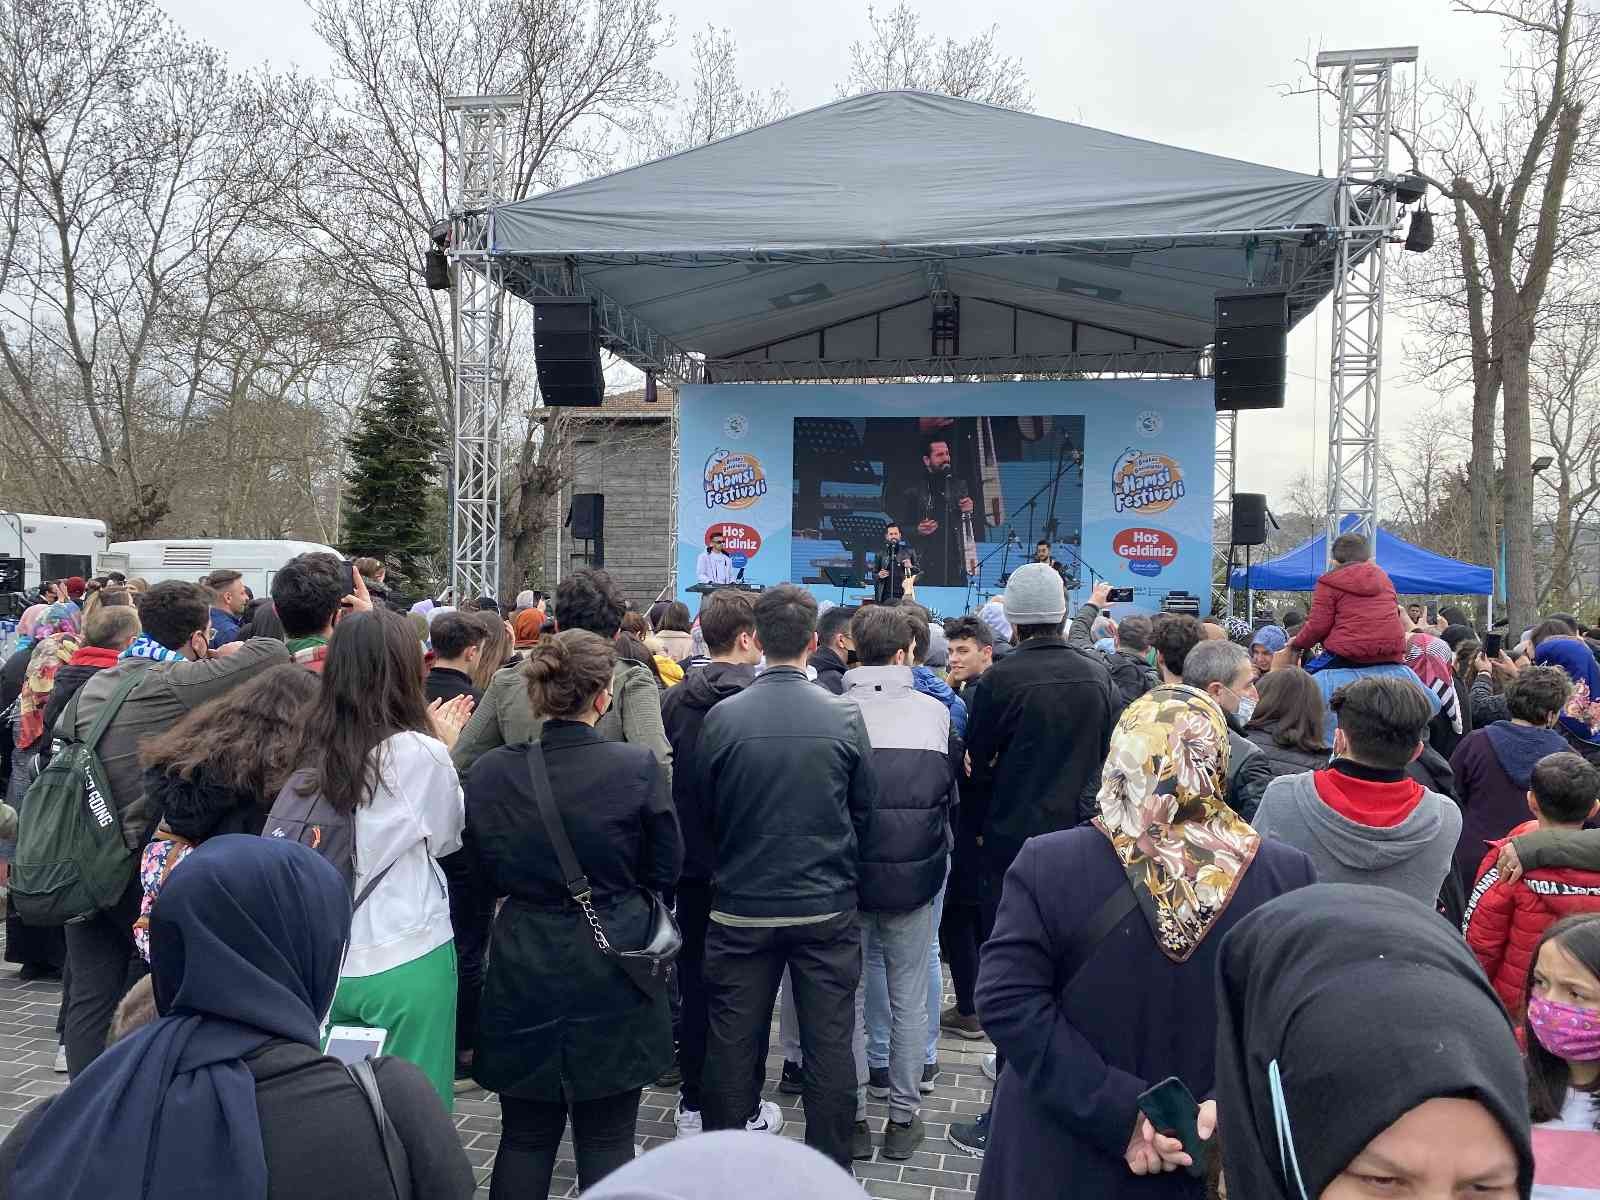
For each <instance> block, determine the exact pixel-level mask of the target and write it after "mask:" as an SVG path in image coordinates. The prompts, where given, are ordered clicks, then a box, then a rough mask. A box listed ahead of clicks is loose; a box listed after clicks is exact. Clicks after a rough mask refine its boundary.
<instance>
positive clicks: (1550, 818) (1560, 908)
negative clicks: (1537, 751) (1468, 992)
mask: <svg viewBox="0 0 1600 1200" xmlns="http://www.w3.org/2000/svg"><path fill="white" fill-rule="evenodd" d="M1532 784H1533V787H1532V790H1531V791H1529V793H1528V809H1529V811H1531V812H1532V813H1533V816H1534V819H1533V820H1532V821H1527V822H1525V823H1523V824H1522V825H1519V826H1517V828H1515V829H1513V830H1512V831H1511V832H1510V833H1509V834H1508V835H1507V836H1506V839H1504V840H1510V839H1511V838H1514V837H1518V836H1520V835H1521V834H1524V833H1531V832H1533V831H1534V830H1536V829H1544V830H1549V831H1552V832H1558V831H1559V832H1573V831H1576V830H1579V829H1582V828H1583V823H1584V822H1585V821H1587V820H1588V819H1589V818H1590V817H1593V816H1594V815H1595V814H1596V813H1600V768H1597V767H1595V766H1593V765H1592V764H1590V763H1588V762H1585V761H1584V759H1583V758H1582V757H1581V756H1580V755H1577V754H1573V753H1572V752H1570V751H1564V752H1562V753H1560V754H1547V755H1545V757H1543V758H1541V759H1540V760H1539V761H1538V763H1537V764H1536V765H1535V766H1534V768H1533V777H1532ZM1503 844H1504V841H1497V842H1491V843H1490V845H1489V853H1488V854H1486V855H1485V856H1484V859H1483V865H1482V866H1480V867H1479V868H1478V881H1477V884H1476V885H1475V886H1474V887H1473V889H1472V894H1471V895H1470V896H1468V898H1467V910H1466V916H1465V918H1464V919H1463V920H1462V922H1461V931H1462V932H1463V933H1465V934H1466V935H1467V944H1468V945H1469V946H1471V947H1472V952H1473V953H1474V954H1475V955H1477V956H1478V962H1479V963H1481V964H1482V965H1483V970H1484V974H1486V975H1488V977H1489V981H1490V982H1491V983H1493V984H1494V990H1495V991H1496V993H1498V994H1499V996H1500V999H1501V1001H1502V1002H1503V1003H1504V1004H1505V1006H1506V1011H1507V1012H1509V1013H1510V1014H1511V1017H1512V1019H1513V1020H1514V1021H1515V1022H1517V1024H1518V1027H1519V1029H1520V1027H1521V1022H1522V1010H1523V1007H1524V1006H1525V1005H1526V1004H1527V998H1528V997H1527V984H1528V969H1529V967H1530V966H1531V965H1532V963H1533V956H1534V954H1535V953H1537V951H1538V948H1539V939H1540V938H1541V937H1543V936H1544V931H1545V930H1546V929H1547V928H1548V927H1549V926H1550V925H1552V924H1553V923H1555V922H1556V921H1558V920H1560V919H1561V918H1562V917H1568V916H1573V915H1574V914H1577V913H1592V912H1600V860H1597V861H1595V862H1594V864H1593V869H1589V868H1580V867H1546V868H1542V869H1538V870H1533V871H1529V872H1528V873H1527V874H1526V875H1524V876H1522V878H1521V879H1520V880H1519V881H1518V882H1516V883H1508V882H1506V881H1505V879H1503V878H1502V876H1501V872H1500V870H1499V868H1498V867H1497V865H1496V860H1497V859H1498V858H1499V856H1500V847H1501V846H1502V845H1503ZM1574 844H1576V843H1574Z"/></svg>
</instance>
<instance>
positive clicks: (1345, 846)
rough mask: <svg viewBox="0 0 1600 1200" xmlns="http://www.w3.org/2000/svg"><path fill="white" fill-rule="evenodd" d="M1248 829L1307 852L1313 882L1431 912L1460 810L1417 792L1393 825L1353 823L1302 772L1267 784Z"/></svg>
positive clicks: (1448, 860)
mask: <svg viewBox="0 0 1600 1200" xmlns="http://www.w3.org/2000/svg"><path fill="white" fill-rule="evenodd" d="M1251 824H1252V825H1254V826H1255V829H1256V832H1257V833H1259V834H1260V835H1261V836H1262V837H1275V838H1277V839H1278V840H1279V841H1283V842H1287V843H1288V844H1289V845H1291V846H1293V847H1295V848H1296V849H1297V850H1304V851H1305V852H1306V853H1307V854H1309V855H1310V856H1311V861H1312V862H1313V863H1315V864H1316V867H1317V881H1318V882H1319V883H1370V884H1377V885H1378V886H1379V887H1388V888H1393V889H1394V890H1395V891H1397V892H1404V893H1405V894H1406V895H1407V896H1410V897H1412V898H1413V899H1415V900H1420V901H1421V902H1422V903H1423V904H1426V905H1427V906H1428V907H1429V908H1432V907H1433V905H1434V902H1435V901H1436V900H1437V899H1438V896H1439V887H1440V885H1441V884H1443V883H1444V877H1445V873H1446V872H1447V871H1449V869H1450V863H1451V861H1452V859H1453V857H1454V855H1455V849H1456V841H1457V840H1458V839H1459V838H1460V836H1461V810H1460V809H1459V808H1457V807H1456V806H1455V804H1454V803H1452V802H1451V801H1450V799H1449V798H1448V797H1445V796H1441V795H1439V793H1438V792H1430V791H1428V790H1427V789H1426V788H1424V789H1423V791H1422V799H1421V800H1419V801H1418V802H1417V806H1416V808H1414V809H1412V810H1411V813H1410V815H1409V816H1407V817H1406V819H1405V820H1403V821H1401V822H1400V823H1399V824H1398V825H1392V826H1389V827H1388V828H1380V827H1378V826H1375V825H1361V824H1358V823H1356V822H1355V821H1352V820H1350V819H1349V818H1348V817H1346V816H1343V815H1342V814H1340V813H1338V812H1335V811H1334V810H1333V809H1332V808H1330V807H1328V805H1327V804H1325V803H1324V802H1323V800H1322V797H1321V796H1319V795H1317V785H1316V782H1315V780H1314V779H1313V777H1312V773H1311V772H1309V771H1308V772H1306V773H1305V774H1303V775H1284V776H1282V777H1280V778H1278V779H1274V780H1273V781H1272V782H1271V783H1269V784H1268V785H1267V790H1266V792H1265V793H1264V794H1263V795H1262V797H1261V807H1260V808H1259V809H1257V810H1256V816H1255V820H1254V821H1252V822H1251Z"/></svg>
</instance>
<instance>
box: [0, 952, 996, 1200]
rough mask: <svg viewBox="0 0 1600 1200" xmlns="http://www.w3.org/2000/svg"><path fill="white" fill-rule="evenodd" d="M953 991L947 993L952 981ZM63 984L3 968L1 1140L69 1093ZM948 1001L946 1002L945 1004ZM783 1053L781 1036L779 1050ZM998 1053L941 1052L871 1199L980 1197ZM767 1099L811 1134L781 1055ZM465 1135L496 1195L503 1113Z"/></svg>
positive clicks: (869, 1182) (658, 1138)
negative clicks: (972, 1135)
mask: <svg viewBox="0 0 1600 1200" xmlns="http://www.w3.org/2000/svg"><path fill="white" fill-rule="evenodd" d="M946 979H947V986H948V976H947V977H946ZM60 994H61V989H60V985H59V984H56V983H47V982H42V981H36V982H33V983H22V982H20V981H19V980H18V979H17V975H16V968H15V967H14V966H12V965H11V964H9V963H7V964H5V965H3V966H0V1136H3V1135H4V1133H5V1132H7V1131H9V1130H10V1129H11V1127H12V1126H13V1125H15V1124H16V1123H17V1120H18V1119H19V1117H20V1116H21V1113H22V1112H23V1110H25V1109H26V1108H28V1106H29V1105H31V1104H33V1103H34V1101H36V1100H37V1099H38V1098H39V1097H40V1096H48V1095H51V1094H53V1093H55V1092H58V1091H60V1090H61V1089H62V1088H63V1087H65V1086H66V1078H67V1077H66V1076H65V1075H57V1074H55V1073H54V1072H53V1071H52V1070H51V1063H52V1060H53V1059H54V1058H55V1051H56V1037H55V1021H56V1005H57V1001H58V1000H59V998H60ZM948 1002H949V1000H948V998H947V1000H946V1003H948ZM777 1044H778V1034H777V1030H776V1028H774V1030H773V1035H772V1045H773V1046H774V1047H776V1046H777ZM993 1049H994V1047H992V1046H990V1045H989V1044H988V1043H987V1042H968V1041H963V1040H961V1039H959V1038H953V1037H949V1036H946V1037H945V1038H944V1040H943V1041H942V1042H941V1043H940V1046H939V1062H940V1066H941V1067H942V1068H943V1069H942V1070H941V1072H940V1074H939V1078H938V1080H937V1081H936V1084H935V1087H934V1091H933V1094H932V1095H931V1096H924V1097H923V1098H922V1118H923V1121H924V1122H925V1123H926V1124H927V1127H928V1140H927V1141H926V1142H925V1143H924V1144H923V1147H922V1149H921V1150H919V1151H917V1153H915V1154H913V1155H912V1156H911V1159H910V1160H909V1161H907V1162H905V1163H895V1162H885V1161H880V1160H879V1159H878V1156H877V1154H874V1156H873V1160H872V1161H871V1162H859V1163H856V1164H855V1171H856V1177H857V1178H858V1179H860V1180H861V1181H862V1185H863V1187H864V1188H865V1189H866V1192H867V1194H868V1195H872V1196H880V1197H885V1198H886V1200H969V1198H970V1197H971V1195H972V1193H973V1192H974V1191H975V1190H976V1188H977V1183H978V1177H977V1171H978V1167H979V1165H980V1160H978V1159H976V1158H971V1157H969V1156H967V1155H966V1154H964V1153H962V1152H961V1151H960V1150H958V1149H956V1148H955V1147H954V1146H952V1145H951V1144H950V1143H949V1142H947V1141H945V1140H944V1135H945V1128H946V1126H947V1125H948V1124H949V1122H950V1121H951V1120H955V1121H967V1120H971V1119H972V1118H973V1117H975V1116H977V1115H978V1114H979V1113H981V1112H982V1111H983V1110H984V1109H985V1108H986V1107H987V1106H988V1101H989V1087H990V1083H989V1080H988V1079H987V1078H986V1077H985V1076H984V1074H983V1067H982V1063H983V1056H984V1055H985V1054H987V1053H989V1052H991V1051H992V1050H993ZM767 1068H768V1069H767V1082H768V1086H767V1090H766V1093H765V1094H766V1096H767V1097H768V1098H769V1099H772V1100H775V1101H777V1102H778V1104H780V1105H781V1106H782V1108H783V1111H784V1117H785V1120H786V1124H785V1125H784V1130H783V1132H784V1136H786V1137H792V1138H796V1139H800V1138H803V1137H804V1135H805V1118H804V1115H803V1114H802V1112H801V1108H800V1097H799V1096H785V1095H782V1094H781V1093H779V1091H778V1089H777V1080H778V1075H779V1073H780V1071H781V1070H782V1068H783V1061H782V1056H781V1055H776V1054H775V1055H774V1056H773V1057H772V1058H771V1059H769V1060H768V1063H767ZM677 1103H678V1093H677V1091H676V1090H672V1091H656V1090H650V1091H646V1092H645V1095H644V1102H643V1104H642V1105H641V1106H640V1109H639V1130H638V1142H639V1145H640V1146H641V1147H642V1148H643V1149H644V1150H646V1151H648V1150H649V1149H650V1148H651V1147H652V1146H659V1145H660V1144H661V1143H662V1142H664V1141H667V1140H669V1139H671V1137H672V1136H673V1132H674V1130H673V1124H672V1112H673V1109H674V1108H675V1107H676V1106H677ZM888 1116H889V1111H888V1106H887V1105H884V1104H879V1103H875V1102H873V1101H868V1104H867V1120H868V1123H869V1124H870V1125H871V1126H872V1128H873V1130H874V1132H875V1133H876V1134H877V1135H878V1140H879V1141H881V1140H882V1134H883V1125H884V1122H885V1121H886V1120H887V1119H888ZM455 1120H456V1126H457V1128H458V1129H459V1130H460V1131H461V1142H462V1145H463V1146H465V1147H466V1151H467V1157H468V1158H469V1159H471V1160H472V1165H473V1168H474V1169H475V1170H476V1171H477V1173H478V1180H479V1183H480V1185H481V1187H480V1189H479V1195H480V1196H487V1195H488V1188H489V1173H490V1170H491V1168H492V1167H493V1165H494V1153H495V1149H496V1148H497V1147H498V1146H499V1144H500V1105H499V1103H498V1102H497V1101H496V1100H495V1098H494V1097H493V1096H491V1095H489V1094H487V1093H485V1092H474V1093H470V1094H468V1095H465V1096H461V1097H458V1098H457V1101H456V1114H455ZM576 1194H577V1183H576V1173H575V1171H574V1168H573V1163H572V1157H571V1147H570V1146H568V1147H567V1148H566V1151H565V1156H564V1157H562V1158H561V1159H558V1160H557V1162H556V1184H555V1186H554V1187H553V1188H552V1190H551V1192H550V1195H551V1197H557V1196H575V1195H576Z"/></svg>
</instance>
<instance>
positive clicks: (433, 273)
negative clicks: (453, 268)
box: [422, 250, 450, 292]
mask: <svg viewBox="0 0 1600 1200" xmlns="http://www.w3.org/2000/svg"><path fill="white" fill-rule="evenodd" d="M422 276H423V278H424V279H426V280H427V281H428V290H429V291H430V292H448V291H449V290H450V260H449V259H448V258H446V257H445V253H444V251H443V250H429V251H428V252H427V253H426V254H424V255H423V256H422Z"/></svg>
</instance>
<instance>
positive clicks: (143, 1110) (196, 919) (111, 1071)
mask: <svg viewBox="0 0 1600 1200" xmlns="http://www.w3.org/2000/svg"><path fill="white" fill-rule="evenodd" d="M349 932H350V890H349V887H348V885H347V884H346V883H345V882H344V880H343V878H341V877H340V875H339V872H338V871H336V870H335V869H334V868H333V866H332V865H331V864H329V863H328V861H327V860H326V859H324V858H322V857H321V856H320V855H319V854H317V853H316V852H315V851H314V850H310V849H308V848H306V847H305V846H301V845H299V844H297V843H295V842H290V841H286V840H282V839H276V838H260V837H250V836H246V835H241V834H230V835H226V836H223V837H218V838H213V839H212V840H211V841H209V842H207V843H206V844H205V845H204V846H202V847H201V848H200V849H198V850H196V851H195V852H194V853H193V854H192V855H190V856H189V858H188V860H187V861H186V862H185V863H184V869H183V870H182V871H178V872H176V873H175V874H174V875H173V876H172V878H171V880H169V881H168V883H167V886H166V887H165V888H164V889H163V890H162V893H161V898H160V900H159V901H158V902H157V904H156V906H155V911H154V913H153V914H152V918H151V927H150V940H151V947H152V955H151V973H152V976H153V984H154V992H155V1003H156V1010H157V1012H158V1013H159V1016H158V1018H157V1019H156V1020H155V1021H154V1022H152V1023H151V1024H149V1025H146V1026H145V1027H144V1028H142V1029H140V1030H138V1031H137V1032H135V1033H133V1034H130V1035H129V1036H128V1037H126V1038H124V1039H123V1040H122V1041H120V1042H117V1043H116V1044H114V1045H112V1046H109V1047H107V1049H106V1052H105V1053H104V1054H102V1055H101V1056H100V1057H99V1058H97V1059H96V1060H95V1061H94V1063H93V1064H92V1065H91V1066H90V1067H89V1068H88V1069H87V1070H85V1071H84V1072H83V1073H82V1074H81V1075H79V1076H78V1078H77V1079H75V1080H73V1082H72V1083H71V1085H70V1086H68V1088H67V1089H66V1090H65V1091H64V1092H62V1093H60V1094H59V1095H58V1096H55V1097H49V1098H46V1099H45V1100H42V1101H40V1102H39V1104H37V1105H36V1106H35V1107H34V1108H33V1109H32V1110H30V1111H29V1112H28V1114H27V1115H26V1116H24V1117H23V1119H22V1121H21V1123H20V1124H19V1125H18V1126H17V1127H16V1129H14V1130H13V1131H12V1132H11V1133H10V1134H9V1135H8V1136H7V1138H6V1140H5V1142H4V1144H3V1145H0V1194H3V1195H5V1196H7V1197H9V1198H10V1200H58V1198H60V1197H72V1196H93V1197H95V1198H96V1200H146V1198H156V1197H164V1196H173V1195H179V1194H181V1195H186V1196H218V1197H221V1196H226V1197H228V1198H229V1200H346V1198H348V1197H351V1196H362V1197H378V1198H383V1197H389V1196H393V1195H395V1194H396V1190H395V1188H394V1186H393V1185H392V1184H391V1183H390V1181H389V1166H388V1161H387V1159H386V1157H385V1154H384V1150H383V1142H382V1141H381V1139H380V1134H379V1126H378V1123H377V1120H376V1118H375V1116H374V1113H373V1109H372V1106H371V1104H370V1103H369V1101H368V1100H367V1098H366V1096H365V1095H364V1094H363V1092H362V1090H361V1088H360V1086H359V1085H358V1084H357V1083H356V1082H355V1080H354V1079H353V1078H351V1076H350V1075H349V1073H348V1072H347V1071H346V1070H345V1068H344V1067H343V1066H342V1065H341V1064H340V1063H339V1062H337V1061H336V1060H334V1059H331V1058H326V1057H324V1056H323V1055H322V1054H321V1053H320V1052H319V1051H318V1049H317V1047H318V1045H319V1044H320V1036H321V1035H320V1031H319V1027H320V1025H321V1022H322V1019H323V1017H324V1015H325V1014H326V1013H327V1011H328V1007H329V1005H330V1004H331V1003H332V1001H333V992H334V988H335V987H336V986H337V984H338V982H339V963H340V960H341V959H342V957H343V954H344V947H345V942H346V940H347V938H348V936H349ZM373 1073H374V1075H375V1076H376V1077H377V1082H378V1088H379V1092H380V1094H381V1095H382V1098H383V1105H384V1110H385V1112H386V1114H387V1116H388V1118H389V1121H390V1122H391V1123H392V1125H393V1127H394V1130H395V1132H396V1134H397V1135H398V1136H399V1139H400V1142H401V1145H402V1146H403V1147H404V1149H405V1158H406V1161H407V1163H408V1165H409V1168H410V1174H411V1178H410V1180H409V1184H410V1186H409V1189H408V1190H409V1194H410V1195H412V1196H416V1197H423V1196H427V1197H435V1196H438V1197H446V1198H450V1200H457V1198H459V1200H466V1198H467V1197H470V1196H471V1195H472V1190H473V1179H472V1170H471V1167H470V1166H469V1165H468V1163H467V1160H466V1155H465V1153H464V1152H463V1151H462V1149H461V1146H460V1142H459V1141H458V1140H457V1138H456V1133H455V1129H454V1128H453V1126H452V1124H451V1121H450V1118H449V1117H448V1116H447V1115H446V1113H445V1111H444V1108H443V1106H442V1105H441V1104H440V1102H439V1098H438V1096H437V1095H435V1094H434V1091H433V1089H432V1087H430V1086H429V1084H428V1081H427V1079H426V1078H425V1077H424V1076H423V1074H422V1073H421V1072H420V1071H418V1070H417V1069H416V1068H415V1067H413V1066H412V1065H411V1064H410V1063H407V1062H405V1061H403V1060H401V1059H397V1058H388V1057H386V1058H383V1059H380V1060H378V1061H377V1062H376V1063H375V1064H374V1072H373ZM90 1148H92V1153H90V1152H86V1151H87V1150H88V1149H90Z"/></svg>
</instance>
